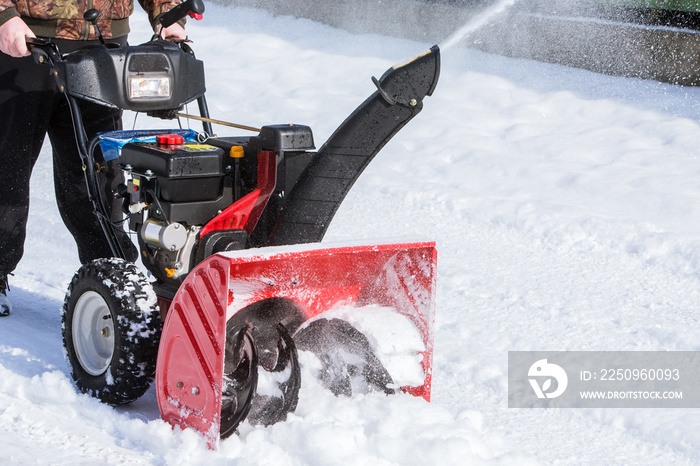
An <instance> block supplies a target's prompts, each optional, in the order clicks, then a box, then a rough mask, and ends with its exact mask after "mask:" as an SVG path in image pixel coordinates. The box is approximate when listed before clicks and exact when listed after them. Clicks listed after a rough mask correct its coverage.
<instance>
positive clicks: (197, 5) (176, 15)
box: [159, 0, 204, 28]
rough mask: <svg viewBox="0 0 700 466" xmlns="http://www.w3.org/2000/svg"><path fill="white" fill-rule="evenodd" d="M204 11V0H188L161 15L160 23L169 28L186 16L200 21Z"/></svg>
mask: <svg viewBox="0 0 700 466" xmlns="http://www.w3.org/2000/svg"><path fill="white" fill-rule="evenodd" d="M203 13H204V2H203V1H202V0H187V1H185V2H182V3H180V4H179V5H178V6H176V7H175V8H173V9H172V10H170V11H168V12H167V13H165V14H164V15H163V16H161V17H160V21H159V23H160V25H161V26H162V27H163V28H167V27H168V26H172V25H173V24H175V23H177V22H178V21H180V20H181V19H182V18H184V17H185V16H189V17H191V18H193V19H196V20H198V21H199V20H200V19H202V14H203Z"/></svg>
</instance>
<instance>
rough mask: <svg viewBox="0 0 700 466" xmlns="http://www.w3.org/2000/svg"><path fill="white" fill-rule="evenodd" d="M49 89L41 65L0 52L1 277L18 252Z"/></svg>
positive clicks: (45, 120) (45, 123)
mask: <svg viewBox="0 0 700 466" xmlns="http://www.w3.org/2000/svg"><path fill="white" fill-rule="evenodd" d="M51 85H52V79H51V77H50V76H49V70H48V68H47V67H40V66H38V65H36V64H35V63H34V61H33V59H32V58H31V57H27V58H13V57H10V56H8V55H5V54H3V53H0V273H1V274H6V273H9V272H12V271H13V270H14V269H15V267H16V266H17V264H18V263H19V261H20V259H21V258H22V254H23V252H24V241H25V237H26V225H27V216H28V212H29V180H30V178H31V172H32V168H33V167H34V164H35V163H36V160H37V158H38V156H39V152H40V151H41V146H42V144H43V141H44V136H45V134H46V129H47V127H48V122H49V115H50V112H51V108H52V105H53V98H54V92H53V91H52V90H50V89H51ZM47 89H48V90H47Z"/></svg>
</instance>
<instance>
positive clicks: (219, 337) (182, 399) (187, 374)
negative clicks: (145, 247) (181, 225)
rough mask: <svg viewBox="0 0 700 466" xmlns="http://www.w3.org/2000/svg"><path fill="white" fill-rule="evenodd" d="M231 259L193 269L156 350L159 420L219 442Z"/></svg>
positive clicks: (176, 297) (171, 310)
mask: <svg viewBox="0 0 700 466" xmlns="http://www.w3.org/2000/svg"><path fill="white" fill-rule="evenodd" d="M228 266H229V261H228V260H227V259H226V258H219V257H216V256H214V257H212V258H211V259H209V260H207V261H205V262H204V263H202V264H200V266H198V267H197V268H195V270H193V271H192V272H191V273H190V274H189V275H188V276H187V279H186V280H185V281H184V283H183V284H182V286H180V289H179V290H178V291H177V294H176V296H175V298H174V299H173V302H172V304H171V306H170V311H169V312H168V315H167V318H166V320H165V324H164V327H163V334H162V337H161V340H160V347H159V349H158V363H157V366H156V393H157V397H158V408H159V409H160V413H161V417H162V418H163V419H165V420H166V421H168V422H169V423H170V424H172V425H178V426H180V427H182V428H185V427H191V428H194V429H196V430H198V431H199V432H201V433H202V434H203V435H204V436H205V437H206V438H207V442H208V443H209V445H210V446H214V445H215V444H216V442H217V440H218V438H219V417H220V413H221V391H222V382H223V367H224V344H225V341H226V301H227V296H228V276H229V271H228Z"/></svg>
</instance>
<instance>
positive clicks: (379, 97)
mask: <svg viewBox="0 0 700 466" xmlns="http://www.w3.org/2000/svg"><path fill="white" fill-rule="evenodd" d="M203 12H204V5H203V4H202V2H201V0H187V1H186V2H184V3H182V4H181V5H180V6H178V7H176V8H174V9H173V10H171V11H170V12H169V13H168V14H166V15H164V16H163V18H162V19H161V23H162V25H163V26H164V27H167V26H168V25H169V24H172V23H174V22H175V21H178V20H179V19H181V18H182V17H184V16H185V15H186V14H189V15H190V16H193V17H196V18H198V17H201V14H202V13H203ZM95 13H96V12H95V11H89V12H88V13H86V21H92V22H93V23H95V22H96V20H97V14H95ZM29 41H30V46H31V50H32V54H33V55H34V57H35V60H36V61H37V62H39V63H45V64H47V65H48V66H50V67H51V69H52V74H53V76H55V79H56V84H57V86H58V88H59V89H60V90H61V91H62V92H64V93H65V95H66V97H67V99H68V101H69V103H70V107H71V111H72V113H73V116H74V118H73V120H74V126H75V133H76V138H77V142H78V147H79V152H80V156H81V158H82V160H83V163H84V166H85V169H86V182H87V186H88V191H89V195H90V197H91V200H92V203H93V206H94V210H95V214H96V216H97V218H98V219H99V221H100V224H101V226H102V229H103V230H104V233H105V235H106V237H107V238H108V240H109V242H110V247H111V249H112V254H113V256H114V257H113V258H110V259H99V260H95V261H93V262H90V263H88V264H85V265H83V266H82V267H81V268H80V270H78V272H77V273H76V274H75V276H74V277H73V279H72V281H71V283H70V287H69V290H68V293H67V295H66V299H65V304H64V308H63V340H64V346H65V349H66V353H67V357H68V361H69V363H70V365H71V369H72V377H73V379H74V381H75V384H76V386H77V388H78V390H80V391H81V392H84V393H88V394H90V395H92V396H95V397H97V398H99V399H100V400H102V401H103V402H105V403H108V404H110V405H115V406H116V405H121V404H125V403H129V402H131V401H133V400H135V399H137V398H138V397H140V396H141V395H143V394H144V393H145V392H146V390H147V389H148V388H149V386H150V385H151V383H152V382H153V380H154V378H155V381H156V394H157V399H158V405H159V408H160V412H161V415H162V417H163V419H165V420H166V421H168V422H169V423H171V424H172V425H176V426H181V427H183V428H184V427H186V428H193V429H196V430H198V431H199V432H201V433H202V434H203V435H204V436H205V437H206V439H207V441H208V443H209V445H211V446H214V445H216V442H217V441H218V439H219V438H225V437H227V436H229V435H231V434H232V433H233V432H235V431H236V428H237V426H238V425H239V423H240V422H242V421H243V420H245V419H247V420H249V421H250V422H251V423H253V424H262V425H270V424H273V423H275V422H278V421H282V420H284V419H285V418H286V416H287V414H288V413H290V412H293V411H294V409H295V407H296V404H297V400H298V394H299V390H300V387H301V386H302V383H303V381H302V380H301V370H300V365H299V360H300V358H299V353H300V352H308V353H310V354H312V355H314V356H315V357H316V358H317V359H318V361H319V364H318V370H317V372H318V374H317V377H318V379H319V380H320V382H321V383H322V384H323V386H325V387H326V388H328V389H329V390H331V391H332V392H333V393H334V394H336V395H339V396H342V395H352V394H353V393H355V392H357V391H373V390H376V391H380V392H384V393H387V394H390V393H395V392H405V393H410V394H413V395H415V396H420V397H423V398H425V399H426V400H430V389H431V368H432V345H433V330H432V328H433V316H434V306H435V302H434V294H435V269H436V250H435V244H434V243H432V242H404V243H400V244H374V245H368V244H350V245H341V246H332V245H328V244H321V243H320V242H321V240H322V239H323V236H324V234H325V232H326V229H327V228H328V225H329V224H330V222H331V220H332V218H333V216H334V214H335V212H336V210H337V209H338V207H339V205H340V203H341V202H342V201H343V199H344V198H345V196H346V194H347V193H348V191H349V190H350V188H351V187H352V185H353V183H354V182H355V180H356V179H357V178H358V176H359V175H360V174H361V173H362V171H363V170H364V168H365V167H366V166H367V164H368V163H369V162H370V161H371V160H372V158H373V157H374V156H375V155H376V154H377V152H379V150H380V149H381V148H382V147H383V146H384V145H385V144H386V143H387V142H388V141H389V140H390V139H391V138H392V137H393V136H394V134H396V133H397V132H398V131H399V130H400V129H401V128H403V126H404V125H406V124H407V123H408V122H409V121H410V120H411V119H412V118H413V117H414V116H416V115H417V114H418V113H419V112H420V111H421V109H422V105H423V104H422V102H423V99H424V98H425V97H426V96H429V95H431V94H432V92H433V90H434V89H435V86H436V84H437V81H438V76H439V69H440V53H439V49H438V48H437V47H433V48H431V49H430V50H428V51H427V52H425V53H424V54H422V55H420V56H418V57H416V58H414V59H412V60H410V61H409V62H407V63H405V64H403V65H399V66H395V67H393V68H391V69H389V70H388V71H387V72H386V73H384V75H383V76H382V77H381V78H380V79H375V78H373V81H374V83H375V85H376V87H377V90H376V92H374V93H373V94H372V95H371V96H370V97H369V98H368V99H367V100H365V101H364V103H362V104H361V105H360V106H359V107H358V108H357V110H355V111H354V112H353V113H352V114H351V115H350V116H349V117H348V118H347V119H346V120H345V122H343V123H342V125H341V126H340V127H339V128H338V129H337V130H336V131H335V133H334V134H333V135H332V136H331V137H330V139H329V140H328V141H327V142H326V143H325V144H324V145H323V146H322V147H321V148H320V149H319V150H318V151H315V146H314V141H313V135H312V132H311V129H310V128H309V127H307V126H303V125H296V124H285V125H270V126H264V127H262V128H260V129H254V128H248V127H244V129H249V130H250V129H252V130H254V131H255V133H256V134H255V135H254V136H252V137H251V136H237V137H220V138H217V137H213V136H211V135H212V134H213V131H212V128H211V123H212V122H216V120H212V119H211V118H210V117H209V114H208V108H207V104H206V100H205V96H204V94H205V85H204V67H203V64H202V62H201V61H199V60H197V59H196V58H195V55H194V53H193V51H192V49H191V48H190V47H189V46H188V45H187V44H186V43H180V44H173V43H171V42H167V41H164V40H161V39H160V38H159V37H158V36H154V37H153V38H152V39H151V40H150V41H148V42H146V43H144V44H141V45H137V46H118V45H114V44H110V43H109V42H106V43H104V41H103V45H97V46H89V47H84V48H82V49H79V50H78V51H76V52H73V53H69V54H61V53H60V51H59V50H58V49H57V47H56V46H55V44H53V43H52V42H51V41H50V40H42V39H30V40H29ZM78 99H85V100H88V101H92V102H96V103H99V104H102V105H107V106H111V107H117V108H120V109H124V110H131V111H135V112H145V113H147V114H149V115H150V116H154V117H159V118H163V119H175V118H178V115H180V114H181V113H180V112H181V110H182V108H183V107H184V105H185V104H187V103H189V102H194V101H197V103H198V108H199V112H200V115H199V116H198V118H199V119H201V120H203V131H202V132H196V131H194V130H189V129H186V130H183V129H168V130H132V131H116V132H109V133H104V134H100V135H98V136H97V137H96V138H94V139H93V140H87V137H86V136H85V130H84V126H83V120H82V118H81V115H80V110H79V108H78V105H77V100H78ZM234 126H235V125H234ZM108 161H115V162H116V163H117V164H118V166H119V167H120V169H121V170H122V171H123V173H124V175H125V176H124V179H125V180H126V181H125V183H124V184H122V185H121V186H119V187H118V188H117V189H116V190H115V192H113V193H109V196H111V198H113V197H117V198H119V199H120V200H121V202H122V204H123V211H124V215H125V219H124V221H123V222H122V223H120V222H114V221H113V220H112V219H111V216H110V210H109V209H108V208H107V206H106V204H107V203H108V201H109V202H111V200H112V199H111V198H110V199H107V195H105V193H103V192H101V190H100V189H99V188H98V186H99V185H100V184H99V182H98V181H99V177H100V176H101V174H100V172H99V168H98V167H99V166H100V165H101V164H104V163H106V162H108ZM113 163H114V162H113ZM126 227H128V230H129V231H130V232H133V234H134V235H135V236H136V238H137V243H138V250H139V256H140V259H141V262H142V264H143V267H140V266H137V265H136V264H135V263H133V262H130V261H129V260H128V259H127V256H128V254H127V252H126V249H127V248H126V247H125V245H124V243H123V242H122V240H121V237H120V235H123V234H124V231H125V230H126V229H127V228H126ZM144 268H145V269H146V270H147V271H148V274H145V273H144V272H143V271H142V270H143V269H144ZM147 275H148V278H147ZM347 315H353V316H355V317H357V319H348V318H346V317H344V316H347ZM361 316H370V317H371V318H369V319H365V325H359V324H358V323H357V322H358V319H359V322H360V323H361V322H362V317H361ZM372 322H374V323H375V324H376V323H377V322H380V323H381V324H380V325H374V327H372V325H371V323H372ZM368 329H369V330H368ZM387 330H390V331H388V332H387ZM398 331H400V332H402V334H401V335H400V337H399V338H397V337H396V336H395V334H396V332H398ZM385 338H395V339H396V344H394V345H389V346H392V347H394V348H399V349H400V351H402V352H403V353H402V354H403V356H402V355H399V357H407V358H408V360H410V361H413V363H414V364H415V365H416V366H417V369H416V370H415V371H413V372H412V373H410V374H392V367H391V364H390V359H391V358H390V357H391V355H386V354H383V353H381V352H379V351H378V350H377V342H382V340H383V339H385ZM397 351H398V350H397ZM394 356H396V355H394ZM409 372H410V371H409Z"/></svg>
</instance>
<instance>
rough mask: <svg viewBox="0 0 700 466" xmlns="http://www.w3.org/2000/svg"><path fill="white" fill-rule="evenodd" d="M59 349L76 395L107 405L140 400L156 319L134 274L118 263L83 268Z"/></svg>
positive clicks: (151, 360) (151, 370)
mask: <svg viewBox="0 0 700 466" xmlns="http://www.w3.org/2000/svg"><path fill="white" fill-rule="evenodd" d="M62 324H63V325H62V326H63V345H64V347H65V349H66V355H67V359H68V363H69V364H70V366H71V369H72V371H71V376H72V377H73V380H74V381H75V384H76V386H77V387H78V389H79V390H80V391H81V392H83V393H88V394H90V395H92V396H94V397H96V398H99V399H100V400H101V401H103V402H105V403H108V404H110V405H114V406H117V405H122V404H125V403H129V402H131V401H134V400H136V399H137V398H138V397H140V396H141V395H143V394H144V393H145V392H146V390H147V389H148V387H149V386H150V384H151V382H152V381H153V377H154V374H155V367H156V356H157V352H158V342H159V339H160V328H161V323H160V315H159V312H158V306H157V299H156V295H155V293H154V291H153V289H152V287H151V285H150V284H149V283H148V281H147V280H146V278H145V277H144V276H143V274H142V273H141V272H140V271H139V269H138V268H137V267H136V266H135V265H134V264H132V263H130V262H127V261H124V260H122V259H97V260H95V261H92V262H90V263H88V264H85V265H83V266H82V267H81V268H80V270H78V272H77V273H76V274H75V276H74V277H73V280H72V281H71V284H70V286H69V288H68V293H67V295H66V299H65V302H64V305H63V312H62Z"/></svg>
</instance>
